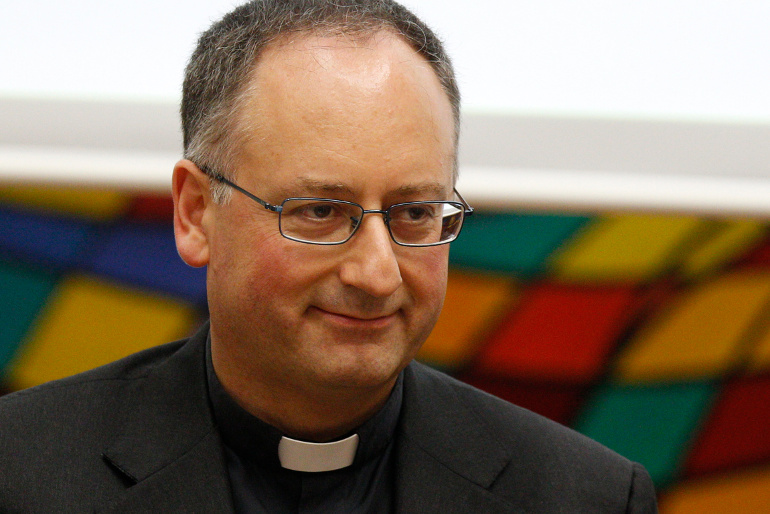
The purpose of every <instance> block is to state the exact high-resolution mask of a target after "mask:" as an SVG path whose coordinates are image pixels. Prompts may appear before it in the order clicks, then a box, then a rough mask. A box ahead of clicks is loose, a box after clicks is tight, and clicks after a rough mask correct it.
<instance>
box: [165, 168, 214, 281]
mask: <svg viewBox="0 0 770 514" xmlns="http://www.w3.org/2000/svg"><path fill="white" fill-rule="evenodd" d="M171 194H172V195H173V198H174V237H175V238H176V249H177V251H178V252H179V256H180V257H182V260H183V261H185V262H186V263H187V264H189V265H190V266H193V267H196V268H199V267H201V266H205V265H206V264H208V262H209V234H208V232H207V225H206V223H205V220H206V219H207V218H208V216H205V214H206V212H207V210H210V209H211V208H212V207H213V202H212V201H211V195H210V193H209V179H208V177H207V176H206V175H205V174H204V173H203V172H202V171H201V170H200V169H199V168H198V166H196V165H195V163H193V162H192V161H190V160H187V159H182V160H181V161H179V162H177V163H176V166H174V175H173V178H172V179H171Z"/></svg>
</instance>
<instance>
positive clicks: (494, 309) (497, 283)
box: [417, 271, 515, 367]
mask: <svg viewBox="0 0 770 514" xmlns="http://www.w3.org/2000/svg"><path fill="white" fill-rule="evenodd" d="M514 291H515V287H514V284H513V281H512V280H511V279H510V278H507V277H499V276H493V275H483V274H468V273H460V272H456V271H453V272H450V274H449V283H448V286H447V294H446V299H445V300H444V308H443V310H442V311H441V316H440V317H439V320H438V323H436V327H435V328H434V329H433V332H432V333H431V335H430V337H428V340H427V341H426V342H425V344H424V345H423V347H422V349H421V350H420V353H419V355H418V356H417V358H418V359H420V360H423V361H426V362H429V363H431V364H434V365H438V366H442V367H457V366H460V365H462V364H463V363H465V362H466V361H467V360H468V359H469V358H470V357H472V356H473V355H474V354H475V353H476V348H477V345H478V343H479V342H481V341H482V340H483V338H484V336H485V335H486V334H487V332H488V331H489V330H491V329H493V328H494V327H495V326H496V323H495V322H496V320H497V318H498V317H499V316H500V314H502V313H504V312H506V311H507V310H508V308H509V307H510V305H511V303H512V302H513V301H514V299H515V292H514Z"/></svg>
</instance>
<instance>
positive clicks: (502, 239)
mask: <svg viewBox="0 0 770 514" xmlns="http://www.w3.org/2000/svg"><path fill="white" fill-rule="evenodd" d="M590 219H591V218H588V217H584V216H566V215H556V214H515V213H509V212H506V213H484V212H476V213H474V214H473V216H470V217H469V218H468V219H466V220H465V224H464V225H463V229H462V233H461V234H460V237H459V238H458V239H457V240H456V241H454V242H453V243H452V247H451V251H450V254H449V259H450V262H451V263H452V265H454V266H459V267H468V268H475V269H483V270H490V271H503V272H509V273H514V274H516V275H520V276H522V277H530V276H532V275H536V274H538V273H541V272H542V271H543V269H544V267H545V263H546V259H547V258H548V256H549V255H551V253H552V252H553V251H554V250H556V249H557V248H558V247H559V246H560V245H561V244H562V243H563V242H564V241H565V240H566V239H568V238H569V237H570V236H572V234H574V233H575V231H576V230H578V229H579V228H580V227H582V226H583V225H584V224H585V223H586V222H588V221H589V220H590Z"/></svg>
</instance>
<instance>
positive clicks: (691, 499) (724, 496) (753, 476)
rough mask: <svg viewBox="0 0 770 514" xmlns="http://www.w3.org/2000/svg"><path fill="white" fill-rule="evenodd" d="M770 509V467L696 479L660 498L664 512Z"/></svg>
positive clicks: (721, 513) (723, 513) (734, 513)
mask: <svg viewBox="0 0 770 514" xmlns="http://www.w3.org/2000/svg"><path fill="white" fill-rule="evenodd" d="M706 512H707V513H709V514H755V513H760V512H770V468H766V469H759V470H751V471H745V472H743V473H736V474H731V475H726V476H720V477H718V478H712V479H706V480H697V481H693V482H689V483H684V484H682V485H678V486H676V487H674V488H673V489H672V490H671V491H669V492H667V493H666V494H665V495H663V497H662V498H661V501H660V513H661V514H692V513H706Z"/></svg>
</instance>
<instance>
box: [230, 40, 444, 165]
mask: <svg viewBox="0 0 770 514" xmlns="http://www.w3.org/2000/svg"><path fill="white" fill-rule="evenodd" d="M245 98H246V101H245V103H244V105H243V108H242V110H241V123H242V127H243V129H242V130H243V132H244V134H245V135H246V138H245V141H244V144H243V149H242V152H241V153H242V154H243V155H242V157H243V159H244V160H246V161H248V164H249V165H250V168H251V169H264V167H265V166H266V165H268V164H269V165H270V166H271V172H275V173H278V172H280V170H281V169H282V166H283V165H284V164H286V165H289V164H291V165H292V166H294V169H298V167H299V169H300V170H301V169H302V168H306V167H312V166H319V165H320V166H321V167H323V166H324V162H323V161H325V160H328V161H330V162H329V163H327V164H331V161H335V160H336V161H338V164H345V165H343V166H342V168H346V167H349V168H356V167H357V168H358V171H359V172H364V171H366V170H367V169H369V168H371V167H374V166H379V167H380V169H383V167H384V169H389V166H391V165H393V166H396V167H398V165H399V164H401V165H404V166H406V165H408V164H409V161H410V160H411V161H413V162H412V163H411V164H412V165H414V166H415V167H417V166H420V167H422V168H428V169H437V168H440V169H442V171H445V170H446V169H447V168H450V169H453V165H454V153H455V148H454V119H453V115H452V108H451V105H450V102H449V99H448V97H447V95H446V93H445V92H444V90H443V88H442V87H441V84H440V82H439V79H438V77H437V76H436V74H435V72H434V70H433V68H432V67H431V65H430V63H428V62H427V60H425V59H424V58H423V57H422V56H421V55H419V54H418V53H417V52H415V51H414V50H413V49H412V48H411V47H410V46H409V45H408V44H407V43H406V42H405V41H404V40H403V39H401V38H400V37H399V36H397V35H395V34H393V33H392V32H390V31H386V30H384V31H380V32H376V33H374V34H367V35H360V34H359V35H333V36H324V35H313V34H307V33H304V34H296V35H292V36H291V37H288V36H286V37H283V38H282V39H280V40H278V41H275V42H273V43H271V44H270V45H269V46H268V47H267V48H266V49H265V50H264V51H263V53H262V54H261V55H260V57H259V59H258V62H257V63H256V65H255V68H254V70H253V72H252V77H251V82H250V85H249V88H248V91H247V95H246V96H245ZM266 161H269V162H266ZM263 165H264V166H263ZM450 173H451V170H450ZM337 178H339V177H337Z"/></svg>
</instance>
